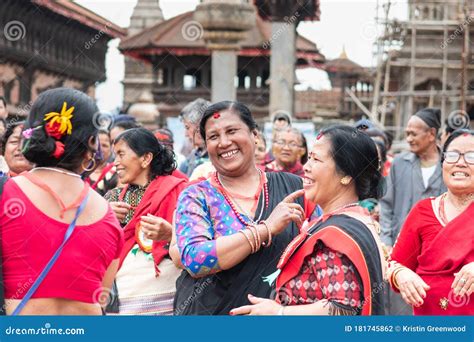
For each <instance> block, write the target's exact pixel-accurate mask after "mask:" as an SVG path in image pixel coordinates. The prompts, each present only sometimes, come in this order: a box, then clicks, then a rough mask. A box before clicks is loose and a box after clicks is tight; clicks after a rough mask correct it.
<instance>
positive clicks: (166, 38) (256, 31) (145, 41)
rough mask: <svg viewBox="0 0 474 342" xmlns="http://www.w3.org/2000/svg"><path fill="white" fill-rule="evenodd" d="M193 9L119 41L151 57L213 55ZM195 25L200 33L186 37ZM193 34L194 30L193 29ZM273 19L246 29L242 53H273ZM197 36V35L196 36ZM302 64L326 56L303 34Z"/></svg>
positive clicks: (129, 50) (125, 47)
mask: <svg viewBox="0 0 474 342" xmlns="http://www.w3.org/2000/svg"><path fill="white" fill-rule="evenodd" d="M193 13H194V12H193V11H190V12H186V13H183V14H180V15H178V16H176V17H173V18H171V19H168V20H165V21H163V22H161V23H158V24H156V25H154V26H152V27H150V28H148V29H145V30H143V31H142V32H140V33H137V34H135V35H133V36H130V37H126V38H125V39H123V40H122V42H121V43H120V45H119V50H120V51H122V53H124V54H125V55H129V56H131V57H135V58H139V59H143V60H147V61H150V59H151V58H150V57H151V56H152V55H161V54H167V53H172V54H174V55H178V56H186V55H210V54H211V51H210V50H209V49H208V48H207V46H206V43H205V42H204V39H202V27H200V26H199V24H198V23H196V21H195V20H194V19H193ZM191 25H194V27H192V28H193V29H195V31H194V34H197V36H194V37H191V39H190V37H186V34H185V33H184V32H185V30H186V29H189V30H190V28H191ZM189 32H190V34H193V33H192V32H193V31H191V30H190V31H189ZM271 35H272V33H271V23H270V22H266V21H264V20H263V19H261V18H260V17H258V16H257V19H256V25H255V26H254V27H253V28H252V29H250V30H249V31H247V32H246V33H245V39H244V40H243V41H242V42H241V49H240V51H239V53H238V54H239V56H248V57H257V56H270V54H271V49H270V40H271ZM194 38H195V39H194ZM296 49H297V59H298V64H300V65H301V64H302V65H303V66H320V65H321V64H322V63H324V61H325V57H324V56H323V55H322V54H321V53H320V52H319V50H318V48H317V46H316V44H315V43H313V42H312V41H310V40H309V39H307V38H304V37H303V36H301V35H299V34H298V35H297V39H296Z"/></svg>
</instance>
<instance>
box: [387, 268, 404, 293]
mask: <svg viewBox="0 0 474 342" xmlns="http://www.w3.org/2000/svg"><path fill="white" fill-rule="evenodd" d="M405 268H406V267H404V266H399V267H398V268H397V269H395V270H394V271H393V273H392V276H391V277H390V278H391V280H392V285H393V287H395V288H396V289H397V290H400V286H399V284H398V281H397V275H398V273H400V271H403V270H404V269H405Z"/></svg>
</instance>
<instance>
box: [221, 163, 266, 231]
mask: <svg viewBox="0 0 474 342" xmlns="http://www.w3.org/2000/svg"><path fill="white" fill-rule="evenodd" d="M257 170H258V172H259V173H260V183H262V181H263V194H264V203H263V205H265V209H268V203H269V201H268V185H267V182H266V181H265V180H264V179H263V177H264V175H263V172H262V171H261V170H259V169H257ZM214 180H215V182H216V183H217V184H218V185H219V187H220V188H221V192H222V195H223V196H224V198H225V200H226V201H227V203H229V205H230V208H231V209H232V211H233V212H234V214H235V216H236V217H237V218H238V219H239V221H240V222H241V223H242V224H243V225H244V226H247V225H248V223H247V221H245V219H244V218H243V217H242V215H241V214H240V212H239V211H238V210H237V208H236V207H235V204H234V202H233V201H232V200H231V199H230V197H229V196H228V194H227V191H226V190H225V188H224V186H223V185H222V183H221V181H220V179H219V176H218V174H217V172H214ZM249 219H251V218H250V217H249Z"/></svg>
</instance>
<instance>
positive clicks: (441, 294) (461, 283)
mask: <svg viewBox="0 0 474 342" xmlns="http://www.w3.org/2000/svg"><path fill="white" fill-rule="evenodd" d="M442 161H443V179H444V183H445V184H446V187H447V188H448V191H447V192H446V193H444V194H442V195H441V196H439V197H437V198H427V199H424V200H422V201H420V202H418V204H416V205H415V207H414V208H413V209H412V211H411V212H410V214H409V215H408V217H407V220H406V221H405V224H404V226H403V228H402V230H401V232H400V236H399V237H398V240H397V242H396V244H395V246H394V249H393V252H392V262H391V263H390V267H389V280H390V282H391V285H392V287H393V288H394V289H395V290H396V291H400V294H401V296H402V297H403V299H404V300H405V301H406V302H407V303H408V304H410V305H412V306H413V307H414V308H413V310H414V313H415V315H473V314H474V298H473V296H472V293H473V292H474V245H473V243H474V230H473V229H472V228H473V227H474V131H469V130H457V131H455V132H454V133H453V134H452V135H451V136H450V137H449V139H448V140H447V141H446V143H445V145H444V149H443V156H442Z"/></svg>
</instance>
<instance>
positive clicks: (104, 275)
mask: <svg viewBox="0 0 474 342" xmlns="http://www.w3.org/2000/svg"><path fill="white" fill-rule="evenodd" d="M97 111H98V109H97V106H96V105H95V103H94V101H93V100H92V99H91V98H90V97H89V96H87V95H86V94H84V93H82V92H80V91H77V90H73V89H67V88H57V89H52V90H48V91H45V92H43V93H41V94H40V95H39V96H38V98H37V99H36V101H35V103H34V104H33V106H32V107H31V110H30V113H29V115H28V118H27V120H26V123H25V127H24V131H23V133H22V136H23V139H22V152H23V154H24V156H25V158H26V159H28V160H29V161H30V162H32V163H34V164H35V165H36V167H35V168H33V169H32V170H31V171H29V172H23V173H21V174H20V175H18V176H16V177H14V178H11V179H9V180H8V181H7V182H6V184H5V186H4V189H3V193H2V195H1V199H0V206H1V207H2V208H3V209H4V210H2V211H1V212H0V226H1V227H2V229H1V248H2V258H3V276H4V290H5V300H6V313H7V314H9V315H10V314H22V315H23V314H24V315H101V314H102V311H101V305H104V306H105V304H106V303H105V302H106V300H107V298H108V293H109V291H110V287H111V285H112V281H113V279H114V276H115V273H116V271H117V268H118V263H119V257H120V253H121V250H122V246H123V232H122V230H121V228H120V225H119V223H118V221H117V219H116V218H115V214H114V212H113V211H112V209H111V207H110V206H109V205H108V203H107V202H106V201H105V200H104V199H103V198H102V197H101V196H100V195H99V194H97V193H96V192H95V191H94V190H92V189H91V188H90V187H89V184H88V183H86V182H84V181H83V180H82V179H81V175H87V173H89V172H90V171H92V170H93V168H94V165H95V164H96V163H97V162H96V160H98V159H100V158H99V156H98V155H97V153H96V152H97V150H98V142H97V140H98V139H97V128H95V127H94V125H93V122H94V114H95V113H97ZM76 218H77V221H76V224H75V229H74V230H73V231H72V233H71V234H70V235H68V232H69V229H68V227H69V225H70V224H71V222H74V221H73V220H74V219H76ZM73 225H74V224H73ZM66 239H67V243H66V244H64V246H63V241H65V240H66ZM60 246H63V247H64V248H63V249H62V250H61V249H60V248H61V247H60ZM57 250H59V251H60V254H59V257H57V259H56V262H55V263H54V264H53V266H52V267H51V269H50V270H49V272H48V273H47V274H46V276H45V277H44V278H43V280H42V282H41V283H40V285H39V287H37V288H36V290H35V291H34V292H33V294H32V296H31V297H30V299H29V300H27V299H28V298H29V295H26V294H27V292H29V290H30V289H31V288H33V289H34V288H35V286H33V284H34V283H35V282H36V281H37V279H42V277H41V276H40V275H41V274H43V273H42V272H43V270H45V267H46V265H48V263H49V261H50V259H51V258H52V256H53V255H54V254H55V252H56V251H57ZM31 291H33V290H31ZM29 294H31V292H30V293H29ZM24 298H25V300H23V299H24ZM25 303H26V304H25ZM23 304H25V305H24V306H23Z"/></svg>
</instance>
